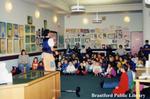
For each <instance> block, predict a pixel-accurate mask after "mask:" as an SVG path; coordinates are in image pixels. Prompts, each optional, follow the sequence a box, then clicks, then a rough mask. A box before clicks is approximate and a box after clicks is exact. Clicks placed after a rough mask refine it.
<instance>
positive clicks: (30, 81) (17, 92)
mask: <svg viewBox="0 0 150 99" xmlns="http://www.w3.org/2000/svg"><path fill="white" fill-rule="evenodd" d="M39 73H40V72H31V73H30V74H28V75H26V74H22V75H17V76H15V77H14V79H13V84H10V85H0V99H58V98H59V97H60V73H59V72H43V73H41V74H39ZM39 75H40V76H39ZM17 80H18V81H17Z"/></svg>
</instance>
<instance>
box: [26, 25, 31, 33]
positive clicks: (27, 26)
mask: <svg viewBox="0 0 150 99" xmlns="http://www.w3.org/2000/svg"><path fill="white" fill-rule="evenodd" d="M30 29H31V27H30V25H25V33H30Z"/></svg>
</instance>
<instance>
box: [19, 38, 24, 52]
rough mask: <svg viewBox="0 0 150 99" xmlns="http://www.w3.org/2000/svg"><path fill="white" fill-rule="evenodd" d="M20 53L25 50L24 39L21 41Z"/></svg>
mask: <svg viewBox="0 0 150 99" xmlns="http://www.w3.org/2000/svg"><path fill="white" fill-rule="evenodd" d="M19 46H20V51H21V50H22V49H24V39H20V40H19Z"/></svg>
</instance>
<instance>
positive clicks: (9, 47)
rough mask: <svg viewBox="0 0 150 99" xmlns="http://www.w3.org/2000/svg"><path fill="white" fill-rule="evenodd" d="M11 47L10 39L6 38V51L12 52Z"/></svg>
mask: <svg viewBox="0 0 150 99" xmlns="http://www.w3.org/2000/svg"><path fill="white" fill-rule="evenodd" d="M12 48H13V46H12V39H7V53H9V54H10V53H12V52H13V51H12Z"/></svg>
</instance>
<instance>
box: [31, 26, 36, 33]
mask: <svg viewBox="0 0 150 99" xmlns="http://www.w3.org/2000/svg"><path fill="white" fill-rule="evenodd" d="M31 33H33V34H35V26H31Z"/></svg>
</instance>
